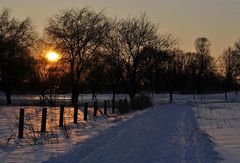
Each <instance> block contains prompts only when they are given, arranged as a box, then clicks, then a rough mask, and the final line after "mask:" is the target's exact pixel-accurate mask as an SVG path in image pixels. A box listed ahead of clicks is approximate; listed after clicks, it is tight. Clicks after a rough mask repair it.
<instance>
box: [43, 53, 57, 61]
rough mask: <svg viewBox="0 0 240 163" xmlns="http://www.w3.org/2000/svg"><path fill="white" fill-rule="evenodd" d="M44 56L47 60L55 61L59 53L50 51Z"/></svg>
mask: <svg viewBox="0 0 240 163" xmlns="http://www.w3.org/2000/svg"><path fill="white" fill-rule="evenodd" d="M46 57H47V59H48V60H49V61H57V60H58V59H59V54H57V53H55V52H52V51H50V52H48V53H47V56H46Z"/></svg>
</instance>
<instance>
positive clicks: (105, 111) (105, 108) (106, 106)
mask: <svg viewBox="0 0 240 163" xmlns="http://www.w3.org/2000/svg"><path fill="white" fill-rule="evenodd" d="M107 102H108V101H107V100H105V101H104V115H107V108H108V105H107Z"/></svg>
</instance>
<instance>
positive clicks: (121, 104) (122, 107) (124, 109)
mask: <svg viewBox="0 0 240 163" xmlns="http://www.w3.org/2000/svg"><path fill="white" fill-rule="evenodd" d="M117 107H118V110H119V113H120V114H125V113H128V112H129V109H128V101H127V99H124V100H118V102H117Z"/></svg>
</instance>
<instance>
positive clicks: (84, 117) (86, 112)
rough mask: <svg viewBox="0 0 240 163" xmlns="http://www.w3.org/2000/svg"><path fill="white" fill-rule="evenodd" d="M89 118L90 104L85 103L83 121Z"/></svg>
mask: <svg viewBox="0 0 240 163" xmlns="http://www.w3.org/2000/svg"><path fill="white" fill-rule="evenodd" d="M87 116H88V103H87V102H85V103H84V115H83V120H85V121H87Z"/></svg>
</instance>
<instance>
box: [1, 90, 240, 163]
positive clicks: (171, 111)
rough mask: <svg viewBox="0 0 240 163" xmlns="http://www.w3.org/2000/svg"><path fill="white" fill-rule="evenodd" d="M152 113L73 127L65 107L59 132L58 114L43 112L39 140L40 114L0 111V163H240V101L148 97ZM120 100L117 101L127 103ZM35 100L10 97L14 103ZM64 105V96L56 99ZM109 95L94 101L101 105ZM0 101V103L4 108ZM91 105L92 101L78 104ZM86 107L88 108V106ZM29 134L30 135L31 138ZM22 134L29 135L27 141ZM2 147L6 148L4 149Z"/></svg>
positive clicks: (231, 98)
mask: <svg viewBox="0 0 240 163" xmlns="http://www.w3.org/2000/svg"><path fill="white" fill-rule="evenodd" d="M149 96H150V97H151V98H152V100H153V102H154V104H155V105H154V107H153V108H149V109H147V110H144V111H138V112H131V113H130V114H127V115H118V114H110V115H109V116H103V115H100V114H99V117H97V118H93V115H92V112H93V108H90V114H89V120H88V122H85V121H83V120H82V114H83V113H82V112H83V108H80V111H79V119H78V124H77V125H74V124H73V123H72V122H73V108H70V107H66V108H65V112H66V114H65V115H66V116H65V121H64V124H65V125H66V128H65V129H64V130H61V129H60V128H59V127H58V119H59V108H54V107H53V108H51V109H49V110H48V117H49V119H48V121H47V130H48V132H46V133H45V134H41V133H40V132H39V130H40V122H41V108H39V107H33V106H28V107H27V106H1V107H0V162H1V163H9V162H13V163H21V162H28V163H40V162H43V161H45V162H46V163H50V162H53V163H54V162H81V163H82V162H83V163H84V162H91V163H94V162H104V163H105V162H106V163H107V162H126V163H127V162H133V163H135V162H140V163H141V162H164V163H165V162H203V163H205V162H206V163H208V162H211V163H212V162H230V163H235V162H240V156H239V153H240V136H239V135H240V109H239V108H240V96H239V95H235V94H234V93H229V94H228V99H229V102H225V99H224V94H221V93H219V94H204V95H183V94H174V95H173V99H174V103H171V104H169V103H168V101H169V95H168V94H149ZM126 97H127V96H126V95H124V94H121V95H117V99H119V98H126ZM38 98H39V97H38V96H14V100H15V101H16V102H17V101H19V102H22V101H24V100H25V101H28V100H29V99H30V100H31V99H32V100H38ZM58 98H59V99H60V100H63V101H69V96H68V95H60V96H58ZM111 98H112V95H111V94H101V95H99V94H98V95H97V99H98V100H99V101H100V102H99V103H101V102H102V101H103V100H105V99H111ZM1 100H4V98H2V97H0V103H4V102H3V101H1ZM86 100H88V101H90V102H91V95H80V96H79V101H80V102H81V103H82V102H83V101H86ZM90 106H91V105H90ZM20 107H24V108H26V116H25V118H26V119H25V120H26V124H25V136H24V139H22V140H20V139H17V138H16V136H17V124H18V116H19V115H18V114H19V108H20ZM33 129H34V134H33ZM26 133H28V134H27V135H26ZM6 143H7V144H6Z"/></svg>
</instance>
